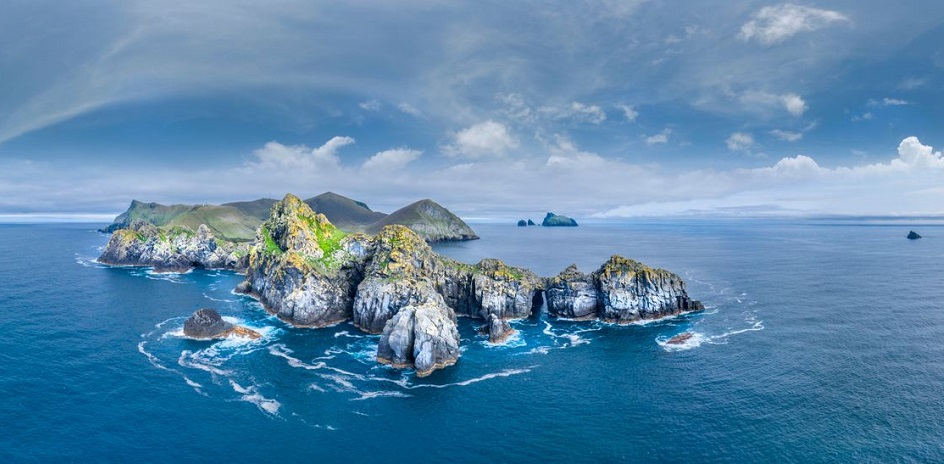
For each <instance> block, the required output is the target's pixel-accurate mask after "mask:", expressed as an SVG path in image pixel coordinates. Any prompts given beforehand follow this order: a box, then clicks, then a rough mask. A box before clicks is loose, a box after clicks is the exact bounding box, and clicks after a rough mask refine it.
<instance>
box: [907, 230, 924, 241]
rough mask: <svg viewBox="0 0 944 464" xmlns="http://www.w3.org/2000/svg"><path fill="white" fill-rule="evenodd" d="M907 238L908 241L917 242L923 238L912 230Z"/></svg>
mask: <svg viewBox="0 0 944 464" xmlns="http://www.w3.org/2000/svg"><path fill="white" fill-rule="evenodd" d="M905 238H907V239H908V240H917V239H919V238H921V236H920V235H918V233H917V232H915V231H913V230H912V231H910V232H908V236H907V237H905Z"/></svg>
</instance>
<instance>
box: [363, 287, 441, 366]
mask: <svg viewBox="0 0 944 464" xmlns="http://www.w3.org/2000/svg"><path fill="white" fill-rule="evenodd" d="M458 359H459V330H458V329H457V328H456V321H455V314H454V313H453V312H452V309H450V308H449V307H448V306H446V305H445V304H444V303H443V301H442V298H438V299H437V298H432V299H430V300H429V301H427V302H426V303H423V304H421V305H417V306H407V307H405V308H402V309H401V310H400V311H399V312H398V313H397V314H396V315H395V316H393V317H392V318H391V319H390V320H388V321H387V324H386V326H384V329H383V334H381V336H380V342H379V343H378V344H377V361H378V362H381V363H383V364H389V365H391V366H393V367H396V368H398V369H403V368H410V367H412V368H415V369H416V375H417V376H419V377H425V376H427V375H429V374H431V373H432V372H433V371H434V370H436V369H442V368H444V367H446V366H451V365H453V364H455V363H456V361H457V360H458Z"/></svg>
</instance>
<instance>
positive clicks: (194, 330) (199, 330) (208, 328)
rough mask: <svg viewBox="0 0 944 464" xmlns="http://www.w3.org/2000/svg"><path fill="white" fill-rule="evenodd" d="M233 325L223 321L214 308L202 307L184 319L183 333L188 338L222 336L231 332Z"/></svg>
mask: <svg viewBox="0 0 944 464" xmlns="http://www.w3.org/2000/svg"><path fill="white" fill-rule="evenodd" d="M234 327H235V326H234V325H233V324H230V323H229V322H226V321H224V320H223V318H222V317H220V313H218V312H216V310H215V309H211V308H203V309H199V310H197V311H196V312H194V313H193V315H191V316H190V317H189V318H187V320H186V321H184V335H185V336H187V337H190V338H222V337H225V336H226V335H228V334H229V333H230V332H232V331H233V329H234Z"/></svg>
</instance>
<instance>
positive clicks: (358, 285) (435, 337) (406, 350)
mask: <svg viewBox="0 0 944 464" xmlns="http://www.w3.org/2000/svg"><path fill="white" fill-rule="evenodd" d="M186 235H187V234H186V232H182V231H181V232H178V234H176V235H174V234H170V235H169V234H168V232H165V231H164V229H161V228H158V227H156V226H153V225H151V224H148V223H145V222H142V221H136V222H134V223H132V224H131V227H130V228H127V229H119V230H116V231H115V232H114V233H113V235H112V238H111V240H110V241H109V244H108V246H106V249H105V252H104V253H103V254H102V258H101V259H100V260H101V261H102V262H105V263H113V264H123V263H128V262H136V261H139V260H140V259H142V258H141V257H142V256H147V257H148V258H147V259H151V258H154V259H159V260H169V262H175V261H176V260H180V261H181V265H193V264H194V263H197V262H200V263H203V264H210V263H219V264H221V266H230V268H232V269H237V270H239V269H245V274H246V280H245V282H243V283H241V284H240V285H239V286H238V287H237V291H239V292H242V293H246V294H249V295H251V296H253V297H255V298H257V299H258V300H259V301H260V302H261V303H262V305H263V306H264V307H265V309H266V310H267V311H269V312H271V313H273V314H276V315H277V316H278V317H279V318H280V319H281V320H283V321H285V322H287V323H289V324H291V325H293V326H297V327H312V328H317V327H325V326H329V325H333V324H338V323H341V322H344V321H351V322H352V323H353V324H354V325H355V326H356V327H358V328H359V329H361V330H362V331H364V332H367V333H371V334H377V335H379V336H380V340H379V342H378V348H377V361H378V362H381V363H385V364H389V365H391V366H394V367H397V368H414V369H416V372H417V375H419V376H425V375H428V374H430V373H431V372H432V371H434V370H435V369H440V368H443V367H445V366H449V365H452V364H454V363H455V362H456V361H457V360H458V358H459V355H460V350H459V342H460V340H459V333H458V329H457V326H456V321H457V318H459V317H469V318H472V319H478V320H481V321H482V325H481V329H480V332H481V333H482V334H483V335H486V336H487V337H488V339H489V341H490V342H492V343H502V342H504V341H505V340H506V339H507V338H508V337H509V336H510V335H511V334H512V333H513V332H514V329H513V328H512V326H511V324H509V321H513V320H515V319H524V318H527V317H530V316H531V315H532V314H534V313H535V311H536V310H538V309H540V308H541V306H542V304H543V303H544V302H546V304H547V309H548V312H549V314H550V315H551V316H553V317H556V318H563V319H575V320H600V321H605V322H608V323H615V324H628V323H633V322H637V321H641V320H650V319H658V318H663V317H667V316H673V315H677V314H681V313H685V312H691V311H699V310H701V309H703V308H704V307H703V306H702V304H701V303H700V302H698V301H694V300H691V299H690V298H689V296H688V294H687V292H686V290H685V283H684V282H683V281H682V279H681V278H680V277H679V276H677V275H676V274H673V273H671V272H668V271H665V270H662V269H654V268H650V267H648V266H646V265H644V264H642V263H639V262H637V261H634V260H631V259H627V258H624V257H621V256H616V255H614V256H613V257H611V258H610V259H609V260H608V261H607V262H605V263H603V265H601V266H600V268H598V269H597V270H595V271H593V272H591V273H589V274H585V273H582V272H580V271H579V270H578V269H577V268H576V266H573V265H571V266H570V267H568V268H567V269H565V270H564V271H562V272H561V273H560V274H558V275H557V276H553V277H541V276H538V275H536V274H535V273H533V272H532V271H530V270H528V269H524V268H519V267H514V266H509V265H507V264H505V263H503V262H502V261H500V260H497V259H483V260H481V261H479V262H478V263H476V264H466V263H462V262H459V261H456V260H453V259H451V258H447V257H445V256H442V255H439V254H437V253H435V252H434V251H433V250H432V248H431V247H430V245H429V244H428V242H427V240H425V239H424V238H423V237H422V236H421V235H420V234H418V233H417V232H416V231H414V230H412V229H411V228H409V227H407V226H405V225H400V224H388V225H385V226H384V227H382V228H380V230H378V231H377V232H376V233H375V234H374V235H368V234H365V233H360V232H353V233H352V232H347V231H344V230H341V229H339V228H338V227H336V226H335V225H334V224H332V223H331V221H329V220H328V218H327V217H326V216H325V215H324V214H322V213H318V212H316V211H314V210H313V209H312V208H311V207H310V206H309V205H308V203H307V202H305V201H302V200H301V199H299V198H298V197H295V196H294V195H286V196H285V198H284V199H283V200H281V201H279V202H276V203H274V204H273V205H272V207H271V210H270V215H269V217H268V218H267V219H266V220H265V221H264V222H262V223H261V224H260V226H259V228H258V230H257V232H256V235H255V238H254V240H253V241H252V243H248V244H244V246H245V248H241V247H237V248H234V249H231V248H226V247H224V246H221V245H220V244H219V242H218V241H216V242H214V238H213V234H212V232H211V231H210V230H209V228H208V227H202V226H201V228H200V230H199V231H198V232H197V233H196V234H194V236H193V237H189V236H186ZM184 236H186V237H184ZM113 242H114V243H113ZM195 243H196V244H199V246H191V245H193V244H195ZM214 243H216V245H215V247H214ZM194 317H196V315H195V316H194Z"/></svg>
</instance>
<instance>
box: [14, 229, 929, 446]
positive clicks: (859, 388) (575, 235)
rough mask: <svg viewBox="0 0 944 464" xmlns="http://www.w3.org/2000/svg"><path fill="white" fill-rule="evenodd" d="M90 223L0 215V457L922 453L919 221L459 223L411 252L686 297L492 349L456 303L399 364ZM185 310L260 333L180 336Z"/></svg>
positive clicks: (923, 329) (925, 360) (529, 331)
mask: <svg viewBox="0 0 944 464" xmlns="http://www.w3.org/2000/svg"><path fill="white" fill-rule="evenodd" d="M100 226H101V225H100V224H44V225H0V256H2V258H0V263H2V264H0V397H2V399H3V401H2V402H0V424H2V433H0V462H170V461H174V462H176V461H181V462H207V461H208V462H227V461H232V462H250V461H261V462H286V461H287V462H295V461H302V460H304V461H309V462H388V463H397V462H410V463H415V462H454V463H461V462H613V461H629V462H639V461H644V462H758V461H761V462H764V461H775V462H803V463H807V462H869V461H879V462H890V461H896V462H942V461H944V259H942V258H944V227H941V226H938V225H935V224H924V225H921V224H907V225H898V224H881V223H868V222H856V223H852V222H839V221H832V222H830V221H775V220H737V221H733V220H732V221H721V220H716V221H707V220H705V221H695V220H692V221H642V222H632V223H619V224H617V223H608V222H599V223H586V224H582V225H581V227H578V228H540V227H529V228H518V227H515V226H514V224H473V227H475V229H476V231H477V232H478V234H479V235H480V236H481V237H482V238H481V240H477V241H472V242H462V243H451V244H444V245H439V246H437V247H436V248H437V250H438V251H439V252H441V253H444V254H447V255H449V256H452V257H455V258H458V259H461V260H464V261H467V262H474V261H477V260H479V259H481V258H485V257H495V258H500V259H503V260H505V261H506V262H507V263H509V264H513V265H518V266H527V267H530V268H532V269H533V270H535V271H536V272H538V273H539V274H541V275H555V274H557V273H558V272H560V271H561V270H562V269H564V268H565V267H566V266H567V265H569V264H571V263H576V264H577V265H578V266H579V267H580V268H581V269H582V270H584V271H591V270H593V269H595V268H596V267H598V266H599V265H600V264H601V263H603V262H604V261H605V260H606V259H607V258H608V257H609V256H610V255H612V254H615V253H616V254H622V255H624V256H627V257H631V258H635V259H638V260H640V261H642V262H644V263H646V264H649V265H651V266H656V267H662V268H665V269H669V270H671V271H673V272H676V273H678V274H680V275H681V276H682V277H683V278H684V279H685V280H686V282H687V283H688V290H689V294H690V295H691V296H692V297H693V298H696V299H699V300H701V301H703V302H704V303H705V304H706V306H707V309H706V311H704V312H703V313H699V314H692V315H687V316H683V317H680V318H676V319H671V320H665V321H658V322H652V323H649V324H645V325H630V326H611V325H606V324H601V323H591V322H561V321H554V320H551V319H549V318H548V317H547V316H546V315H545V314H538V315H535V316H534V317H532V318H531V319H528V320H523V321H519V322H515V323H514V327H515V328H516V329H517V330H518V333H517V335H515V336H514V338H512V339H511V340H510V342H509V343H508V344H507V345H503V346H495V345H491V344H489V343H487V341H486V340H485V338H484V337H483V336H480V335H478V334H477V332H476V328H477V327H476V326H477V325H478V322H477V321H473V320H470V319H460V321H459V328H460V334H461V336H462V350H463V351H462V356H461V358H460V360H459V362H458V363H457V364H456V365H455V366H453V367H450V368H447V369H445V370H442V371H437V372H435V373H434V374H433V375H431V376H429V377H426V378H423V379H419V378H416V377H415V376H414V375H413V374H412V373H411V372H401V371H396V370H393V369H391V368H389V367H385V366H381V365H378V364H377V363H376V362H375V361H374V355H375V350H376V345H377V341H378V337H377V336H370V335H366V334H363V333H361V332H360V331H359V330H358V329H356V328H355V327H354V326H352V325H350V324H341V325H338V326H335V327H331V328H326V329H296V328H292V327H289V326H287V325H286V324H284V323H282V322H280V321H279V320H277V319H275V318H274V317H272V316H270V315H269V314H267V313H266V312H265V311H264V310H263V309H262V308H261V307H260V306H259V305H258V304H257V303H256V302H255V301H254V300H252V299H250V298H247V297H244V296H240V295H236V294H234V293H233V292H232V289H233V287H234V286H235V285H236V284H237V283H238V282H240V281H241V277H240V276H239V275H236V274H234V273H229V272H218V271H193V272H190V273H187V274H181V275H158V274H153V273H151V272H149V271H148V270H146V269H131V268H109V267H105V266H102V265H99V264H97V263H96V262H95V258H96V257H97V256H98V254H99V252H100V248H101V247H102V246H103V245H104V244H105V243H106V241H107V236H105V235H103V234H100V233H98V232H96V229H97V228H98V227H100ZM909 229H915V230H916V231H918V232H919V233H921V234H922V235H923V236H924V238H923V239H921V240H916V241H909V240H906V239H905V235H906V234H907V233H908V230H909ZM202 307H213V308H216V309H217V310H219V311H220V313H221V314H223V316H224V317H226V318H228V319H229V320H231V321H234V322H238V323H240V324H244V325H246V326H249V327H251V328H253V329H255V330H257V331H260V332H261V333H262V334H263V337H262V338H261V339H260V340H255V341H244V340H239V341H237V340H232V339H228V340H223V341H215V342H212V341H194V340H188V339H185V338H183V337H182V325H183V321H184V319H185V317H186V316H188V315H189V314H191V313H192V312H193V311H194V310H196V309H198V308H202ZM684 331H692V332H693V333H695V336H694V337H693V338H691V339H690V340H688V341H687V342H686V343H685V344H684V345H681V346H675V345H669V344H666V341H667V340H668V339H669V338H670V337H672V336H674V335H676V334H679V333H681V332H684Z"/></svg>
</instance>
